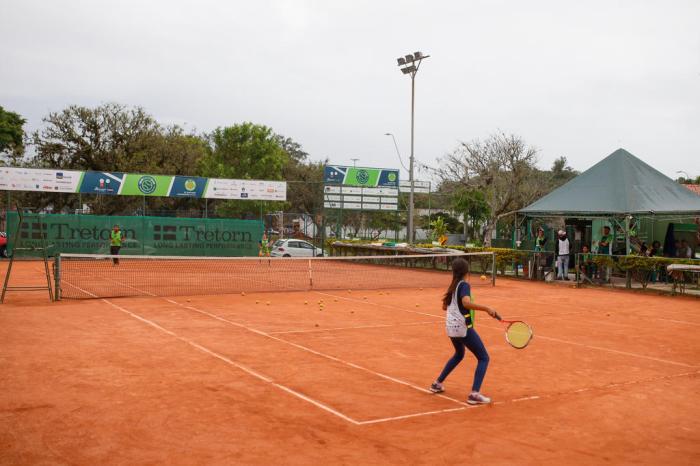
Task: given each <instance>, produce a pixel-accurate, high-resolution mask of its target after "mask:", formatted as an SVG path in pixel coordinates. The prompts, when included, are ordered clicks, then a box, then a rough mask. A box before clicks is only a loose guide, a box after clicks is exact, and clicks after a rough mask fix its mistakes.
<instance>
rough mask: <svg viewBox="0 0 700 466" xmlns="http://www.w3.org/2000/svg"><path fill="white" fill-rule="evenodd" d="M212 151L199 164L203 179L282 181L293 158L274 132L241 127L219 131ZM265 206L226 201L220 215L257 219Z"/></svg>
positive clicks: (250, 125) (219, 208) (211, 137)
mask: <svg viewBox="0 0 700 466" xmlns="http://www.w3.org/2000/svg"><path fill="white" fill-rule="evenodd" d="M208 140H209V151H208V153H207V155H206V156H205V157H203V158H202V159H201V161H200V163H199V167H200V171H201V174H202V175H203V176H209V177H214V178H237V179H248V180H250V179H258V180H281V179H282V177H283V170H284V168H285V166H287V164H288V163H289V155H288V154H287V152H286V151H285V150H284V149H283V148H282V146H281V145H280V141H279V139H278V136H277V135H275V134H274V133H273V132H272V130H271V129H270V128H268V127H267V126H263V125H256V124H253V123H248V122H246V123H241V124H237V125H233V126H228V127H225V128H221V127H219V128H217V129H215V130H214V131H213V132H212V133H211V134H210V135H209V136H208ZM262 208H263V204H262V203H261V202H251V201H225V202H221V203H220V204H218V206H217V212H219V213H222V214H226V215H241V214H248V215H250V216H255V215H256V214H257V213H258V212H259V211H260V209H262Z"/></svg>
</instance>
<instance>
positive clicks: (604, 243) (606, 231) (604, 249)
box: [598, 225, 612, 254]
mask: <svg viewBox="0 0 700 466" xmlns="http://www.w3.org/2000/svg"><path fill="white" fill-rule="evenodd" d="M611 242H612V235H611V234H610V227H609V226H607V225H606V226H604V227H603V236H602V237H601V238H600V241H599V242H598V254H610V243H611Z"/></svg>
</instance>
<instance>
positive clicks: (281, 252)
mask: <svg viewBox="0 0 700 466" xmlns="http://www.w3.org/2000/svg"><path fill="white" fill-rule="evenodd" d="M270 255H271V256H272V257H315V256H323V251H322V250H321V248H317V247H316V246H314V245H313V244H311V243H309V242H307V241H303V240H300V239H278V240H277V241H275V244H273V245H272V251H270Z"/></svg>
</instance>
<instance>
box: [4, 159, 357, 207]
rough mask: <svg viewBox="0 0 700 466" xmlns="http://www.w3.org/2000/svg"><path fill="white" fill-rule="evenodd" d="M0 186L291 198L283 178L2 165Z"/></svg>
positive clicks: (248, 197)
mask: <svg viewBox="0 0 700 466" xmlns="http://www.w3.org/2000/svg"><path fill="white" fill-rule="evenodd" d="M0 190H8V191H45V192H62V193H83V194H105V195H112V196H116V195H124V196H162V197H166V196H170V197H197V198H202V197H206V198H210V199H241V200H252V201H286V200H287V183H285V182H283V181H262V180H230V179H217V178H203V177H198V176H179V175H178V176H171V175H148V174H137V173H123V172H96V171H85V172H83V171H74V170H49V169H36V168H15V167H0ZM358 194H359V193H358Z"/></svg>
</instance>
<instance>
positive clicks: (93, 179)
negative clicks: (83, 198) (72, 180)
mask: <svg viewBox="0 0 700 466" xmlns="http://www.w3.org/2000/svg"><path fill="white" fill-rule="evenodd" d="M125 177H126V174H124V173H120V172H85V174H84V175H83V182H82V183H81V184H80V192H81V193H85V194H108V195H117V194H119V193H120V192H121V189H122V183H124V178H125Z"/></svg>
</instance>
